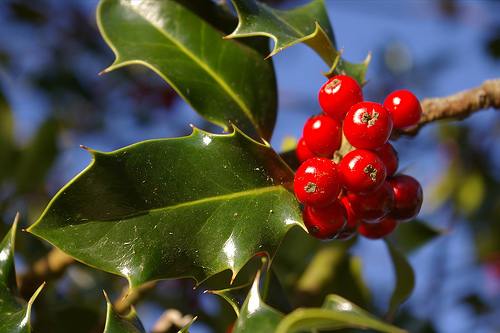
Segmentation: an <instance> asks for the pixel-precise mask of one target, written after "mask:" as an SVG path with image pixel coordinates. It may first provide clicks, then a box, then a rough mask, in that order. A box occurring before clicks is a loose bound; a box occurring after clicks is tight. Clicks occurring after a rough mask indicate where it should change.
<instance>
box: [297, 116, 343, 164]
mask: <svg viewBox="0 0 500 333" xmlns="http://www.w3.org/2000/svg"><path fill="white" fill-rule="evenodd" d="M302 137H303V138H304V141H305V143H306V145H307V147H308V148H309V150H310V151H311V152H312V153H313V154H315V155H316V156H320V157H326V158H332V157H333V153H334V152H335V151H337V150H338V149H339V148H340V144H341V143H342V125H341V124H340V123H339V122H338V121H336V120H334V119H332V118H330V117H327V116H325V115H319V116H315V117H312V118H309V119H308V120H307V121H306V123H305V124H304V129H303V135H302Z"/></svg>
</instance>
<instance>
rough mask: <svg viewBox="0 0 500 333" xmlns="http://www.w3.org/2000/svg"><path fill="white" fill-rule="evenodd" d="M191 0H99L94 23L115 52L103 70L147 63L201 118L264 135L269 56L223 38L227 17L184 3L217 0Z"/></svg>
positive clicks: (270, 114) (272, 110)
mask: <svg viewBox="0 0 500 333" xmlns="http://www.w3.org/2000/svg"><path fill="white" fill-rule="evenodd" d="M191 3H193V1H177V0H172V1H132V0H122V1H119V0H103V1H101V3H100V4H99V8H98V11H97V20H98V23H99V28H100V31H101V34H102V35H103V37H104V39H105V40H106V42H107V43H108V44H109V46H110V47H111V48H112V49H113V51H114V53H115V55H116V60H115V61H114V63H113V64H112V65H111V66H110V67H109V68H108V69H106V70H105V72H109V71H111V70H113V69H116V68H119V67H122V66H125V65H130V64H142V65H144V66H147V67H149V68H150V69H152V70H153V71H155V72H156V73H157V74H159V75H160V76H161V77H162V78H163V79H165V81H167V82H168V83H169V84H170V85H171V86H172V87H173V88H174V89H175V90H176V91H177V93H179V95H180V96H182V98H184V99H185V100H186V101H187V102H188V103H189V104H190V105H191V106H192V107H193V109H194V110H195V111H197V112H198V113H199V114H200V115H201V116H203V117H204V118H205V119H207V120H209V121H211V122H213V123H215V124H217V125H219V126H221V127H222V128H223V129H225V130H231V126H230V125H229V122H232V123H233V124H236V125H237V126H238V127H239V128H240V129H241V130H242V131H243V132H245V133H246V134H247V135H250V136H251V137H253V138H255V139H257V140H259V139H260V138H261V137H262V138H264V139H265V140H267V141H269V139H270V137H271V134H272V130H273V128H274V123H275V120H276V111H277V92H276V79H275V75H274V68H273V64H272V62H270V61H266V60H265V59H264V57H265V54H263V53H262V52H261V51H258V50H257V48H253V47H250V46H248V45H247V44H246V43H241V42H238V41H234V40H228V39H223V36H224V35H225V34H226V33H225V32H224V31H220V30H219V29H220V28H221V27H220V26H221V25H223V26H226V25H227V22H226V21H227V20H224V19H219V20H212V22H211V23H212V24H219V22H222V23H220V24H219V26H217V27H214V26H213V25H212V24H209V23H208V22H207V21H205V20H204V19H203V18H204V17H200V16H199V15H198V14H199V11H198V12H196V11H195V10H194V9H193V8H192V7H202V8H203V9H202V10H201V11H211V12H214V11H216V10H217V8H218V7H216V6H218V5H217V4H215V3H214V2H212V1H196V2H194V5H193V6H189V4H191ZM219 14H221V15H222V13H220V11H219ZM200 15H203V14H200ZM226 15H229V14H228V13H227V14H226ZM205 16H206V15H205ZM258 49H259V50H260V48H258ZM267 50H268V48H267Z"/></svg>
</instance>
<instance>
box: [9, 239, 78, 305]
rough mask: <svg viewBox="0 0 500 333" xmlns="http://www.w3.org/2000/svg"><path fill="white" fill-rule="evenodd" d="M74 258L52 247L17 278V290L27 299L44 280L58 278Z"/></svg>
mask: <svg viewBox="0 0 500 333" xmlns="http://www.w3.org/2000/svg"><path fill="white" fill-rule="evenodd" d="M74 262H75V259H73V258H72V257H70V256H69V255H67V254H65V253H64V252H62V251H61V250H59V249H57V248H53V249H52V250H51V251H50V252H49V253H47V255H46V256H44V257H43V258H41V259H39V260H38V261H36V262H35V263H34V264H33V265H32V267H31V268H30V270H29V271H28V272H26V273H25V274H23V275H21V276H20V277H19V279H18V285H19V290H20V291H21V294H22V295H23V296H24V297H27V298H28V299H29V298H30V297H31V295H32V294H33V292H34V291H35V290H36V289H37V288H38V287H39V286H40V285H41V284H42V283H43V282H45V281H50V280H52V279H57V278H59V277H60V276H61V275H62V274H63V273H64V272H65V271H66V268H67V267H68V266H69V265H71V264H72V263H74Z"/></svg>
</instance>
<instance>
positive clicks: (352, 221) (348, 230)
mask: <svg viewBox="0 0 500 333" xmlns="http://www.w3.org/2000/svg"><path fill="white" fill-rule="evenodd" d="M341 200H342V203H343V204H344V206H345V208H346V210H347V223H346V224H345V226H344V228H343V229H342V231H341V232H340V234H339V235H338V237H337V239H338V240H348V239H351V238H352V237H353V236H354V235H356V233H357V232H358V229H359V226H360V225H361V219H360V218H359V216H357V215H356V214H355V213H354V212H353V211H352V209H351V207H350V205H349V200H348V199H347V197H342V198H341Z"/></svg>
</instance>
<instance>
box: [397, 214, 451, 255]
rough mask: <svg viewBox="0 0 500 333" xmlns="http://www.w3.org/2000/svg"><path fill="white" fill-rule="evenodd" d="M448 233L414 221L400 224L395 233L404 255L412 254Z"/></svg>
mask: <svg viewBox="0 0 500 333" xmlns="http://www.w3.org/2000/svg"><path fill="white" fill-rule="evenodd" d="M446 232H447V231H446V230H438V229H436V228H434V227H432V226H430V225H428V224H426V223H424V222H422V221H419V220H413V221H411V222H407V223H400V224H399V226H398V227H397V229H396V231H395V236H396V237H395V239H396V240H397V246H398V249H400V250H401V251H403V253H411V252H413V251H416V250H417V249H419V248H420V247H422V246H424V245H425V244H427V243H428V242H430V241H431V240H433V239H434V238H436V237H438V236H441V235H444V234H445V233H446Z"/></svg>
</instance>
